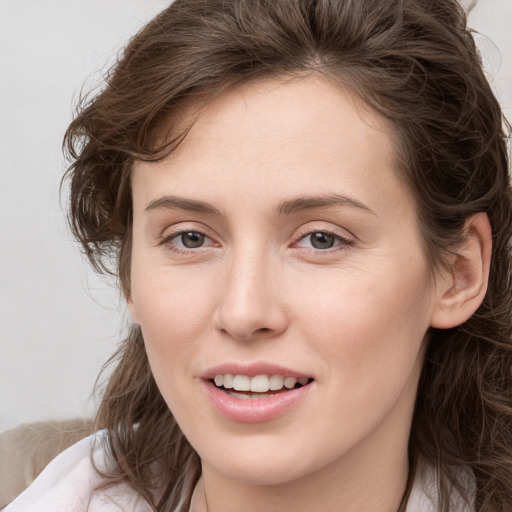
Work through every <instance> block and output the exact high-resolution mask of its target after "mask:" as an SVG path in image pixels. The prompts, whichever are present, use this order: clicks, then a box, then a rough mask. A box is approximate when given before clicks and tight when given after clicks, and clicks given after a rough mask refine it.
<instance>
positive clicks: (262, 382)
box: [251, 375, 270, 393]
mask: <svg viewBox="0 0 512 512" xmlns="http://www.w3.org/2000/svg"><path fill="white" fill-rule="evenodd" d="M269 389H270V383H269V381H268V377H267V376H266V375H257V376H256V377H253V378H252V379H251V391H253V392H255V393H266V392H267V391H268V390H269Z"/></svg>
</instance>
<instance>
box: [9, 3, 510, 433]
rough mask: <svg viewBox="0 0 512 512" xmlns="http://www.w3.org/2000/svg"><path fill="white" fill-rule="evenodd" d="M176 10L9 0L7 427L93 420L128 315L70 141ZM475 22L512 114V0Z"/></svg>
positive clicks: (484, 8)
mask: <svg viewBox="0 0 512 512" xmlns="http://www.w3.org/2000/svg"><path fill="white" fill-rule="evenodd" d="M168 3H169V0H0V431H2V430H5V429H8V428H11V427H13V426H15V425H17V424H19V423H22V422H27V421H39V420H47V419H59V418H70V417H76V416H81V415H92V414H93V411H94V401H93V400H92V399H91V391H92V388H93V385H94V381H95V378H96V376H97V374H98V371H99V369H100V367H101V365H102V364H103V362H104V361H105V360H106V359H107V357H108V356H109V355H110V354H111V353H112V352H113V350H114V348H115V345H116V343H117V341H118V340H119V339H120V338H121V333H122V325H123V324H125V323H126V318H127V315H126V314H125V311H124V305H123V304H122V301H121V300H120V298H119V294H118V292H117V290H116V289H115V287H113V286H111V285H109V283H108V282H105V281H103V280H100V279H98V278H97V277H96V276H94V274H93V273H92V271H90V270H89V268H88V267H87V264H86V263H85V262H84V261H83V260H82V258H81V256H80V254H79V251H78V249H77V247H76V245H75V244H74V243H73V242H72V241H71V238H70V236H69V234H68V233H67V230H66V225H65V222H64V213H63V207H62V206H61V205H60V204H59V194H58V189H59V181H60V178H61V176H62V173H63V172H64V169H65V162H64V160H63V158H62V154H61V148H60V144H61V140H62V136H63V133H64V130H65V129H66V126H67V124H68V123H69V121H70V119H71V112H72V105H73V99H74V98H76V96H77V93H78V91H79V90H80V88H81V86H82V85H83V84H84V82H86V81H87V83H88V86H89V87H90V86H91V85H92V84H94V83H98V80H100V78H101V71H105V70H106V69H107V66H106V65H105V64H106V62H107V61H109V62H112V61H113V59H114V58H115V55H116V52H117V51H119V49H120V48H122V46H123V44H124V43H125V42H126V41H127V39H128V38H129V37H130V36H131V35H133V34H134V33H135V31H136V30H137V29H138V28H139V27H141V26H142V25H143V24H144V23H145V22H146V21H148V20H149V19H150V18H151V17H152V16H153V15H154V14H156V13H157V12H158V11H160V10H161V9H162V8H164V7H165V6H166V5H167V4H168ZM470 20H471V25H472V26H473V27H475V28H477V29H478V30H479V31H480V32H482V33H483V34H484V36H479V37H478V42H479V44H480V46H481V49H482V52H483V54H484V62H485V65H486V69H487V70H488V74H489V77H490V79H491V81H492V83H493V87H494V88H495V90H496V92H497V94H498V96H499V97H500V98H501V101H502V104H503V106H504V108H505V111H506V112H507V115H508V117H509V119H512V31H511V27H512V0H480V2H479V4H478V6H477V8H476V9H475V11H474V12H473V13H472V15H471V18H470ZM63 200H64V201H65V195H63Z"/></svg>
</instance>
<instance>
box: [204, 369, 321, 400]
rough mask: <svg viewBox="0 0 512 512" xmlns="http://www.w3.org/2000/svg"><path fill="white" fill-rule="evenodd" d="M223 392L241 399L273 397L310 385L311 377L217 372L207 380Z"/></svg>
mask: <svg viewBox="0 0 512 512" xmlns="http://www.w3.org/2000/svg"><path fill="white" fill-rule="evenodd" d="M209 381H210V382H211V383H212V384H213V385H214V386H215V387H216V388H218V389H219V390H221V391H223V392H224V393H225V394H227V395H229V396H232V397H234V398H239V399H242V400H261V399H265V398H271V397H275V396H276V395H280V394H284V393H287V392H290V391H292V390H295V389H299V388H302V387H305V386H308V385H310V384H311V383H312V382H313V379H312V378H311V377H301V378H296V377H292V376H287V375H279V374H273V375H265V374H263V375H256V376H254V377H251V376H249V375H243V374H236V375H235V374H231V373H227V374H218V375H215V377H214V378H213V379H210V380H209Z"/></svg>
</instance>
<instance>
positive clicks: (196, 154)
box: [133, 75, 408, 206]
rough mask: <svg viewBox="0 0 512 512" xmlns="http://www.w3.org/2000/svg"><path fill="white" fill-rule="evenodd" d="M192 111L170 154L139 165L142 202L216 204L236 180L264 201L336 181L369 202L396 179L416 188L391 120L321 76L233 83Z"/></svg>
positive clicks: (323, 188) (323, 189)
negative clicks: (168, 198) (170, 198)
mask: <svg viewBox="0 0 512 512" xmlns="http://www.w3.org/2000/svg"><path fill="white" fill-rule="evenodd" d="M186 114H188V115H185V116H183V119H184V121H183V125H186V124H187V122H189V121H190V119H193V122H192V123H191V129H190V131H189V132H188V134H187V136H186V137H185V139H184V141H183V142H182V143H181V144H180V145H179V146H178V148H177V149H176V150H175V151H174V152H173V153H172V154H171V155H169V156H168V157H167V158H166V159H164V160H163V161H161V162H159V163H158V164H154V163H144V162H138V163H136V165H135V167H134V175H133V187H134V200H135V201H140V202H141V204H140V206H142V203H144V202H145V203H147V202H149V201H151V200H152V199H154V198H155V196H156V195H158V194H160V193H162V192H163V191H164V189H165V191H166V193H169V194H172V193H174V189H178V191H179V192H180V193H182V192H184V193H190V194H194V195H195V196H201V197H200V198H201V199H205V200H208V201H211V200H212V199H213V197H212V194H213V195H214V196H215V195H216V196H217V198H218V197H219V196H222V195H223V194H224V193H225V192H227V191H228V190H229V189H236V188H237V187H243V188H245V189H246V193H248V192H250V194H249V195H251V196H253V197H255V198H258V197H259V201H260V202H261V198H262V197H265V198H267V199H268V200H270V199H271V198H272V197H273V196H274V195H276V193H277V192H278V191H279V192H281V193H282V195H286V194H288V195H290V196H293V195H304V192H305V191H309V192H314V193H317V192H318V193H329V192H333V187H334V188H340V187H341V188H342V189H345V190H339V192H340V193H347V194H348V195H352V196H353V195H358V196H359V199H361V200H362V201H363V202H364V201H365V200H366V199H368V198H369V196H373V199H376V198H378V197H379V196H382V192H383V190H384V189H386V188H390V185H392V187H391V188H393V187H394V188H398V189H400V190H399V192H400V193H402V194H403V193H406V194H408V192H407V191H405V189H404V188H403V187H402V186H401V183H400V180H399V179H398V173H397V172H396V170H397V165H396V158H395V143H394V136H393V131H392V129H391V128H390V126H389V124H388V123H387V122H386V121H385V120H384V119H383V118H382V117H380V116H379V115H378V114H376V113H375V112H373V111H371V110H370V109H369V108H368V107H367V106H366V105H365V104H364V103H363V102H362V101H361V100H359V99H358V98H356V97H354V96H353V95H350V94H349V93H348V92H347V91H346V90H343V89H340V88H339V87H335V86H334V85H333V84H331V83H330V82H328V81H327V79H325V78H324V77H321V76H319V75H311V76H308V77H306V78H296V79H289V80H286V81H284V80H277V79H272V80H270V79H269V80H261V81H257V82H251V83H248V84H244V85H240V86H237V87H233V88H232V89H231V90H229V91H228V92H225V93H224V94H222V95H220V96H218V97H216V98H214V99H212V100H211V101H209V102H207V103H205V104H203V105H202V107H201V108H200V109H198V108H195V109H194V108H192V107H189V109H188V112H186ZM246 199H248V196H247V195H246ZM383 199H384V198H383ZM389 199H390V198H389V197H387V198H386V199H385V200H386V201H387V200H389Z"/></svg>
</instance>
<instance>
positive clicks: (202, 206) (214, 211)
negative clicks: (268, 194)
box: [145, 194, 377, 217]
mask: <svg viewBox="0 0 512 512" xmlns="http://www.w3.org/2000/svg"><path fill="white" fill-rule="evenodd" d="M332 206H348V207H351V208H357V209H359V210H363V211H366V212H369V213H371V214H373V215H375V216H376V215H377V214H376V213H375V212H374V211H373V210H372V209H371V208H369V207H368V206H366V205H365V204H363V203H361V202H360V201H358V200H357V199H354V198H353V197H349V196H345V195H340V194H326V195H320V196H304V197H297V198H295V199H290V200H287V201H283V202H282V203H280V204H279V205H278V206H277V208H276V209H275V211H276V214H277V215H278V216H282V215H290V214H293V213H300V212H303V211H307V210H314V209H316V208H328V207H332ZM157 209H171V210H174V209H178V210H185V211H188V212H195V213H205V214H209V215H214V216H217V217H224V214H223V213H222V212H221V211H220V210H219V209H218V208H216V207H215V206H213V205H211V204H209V203H206V202H203V201H196V200H194V199H187V198H185V197H180V196H163V197H160V198H158V199H154V200H153V201H150V202H149V203H148V204H147V205H146V208H145V211H151V210H157Z"/></svg>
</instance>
